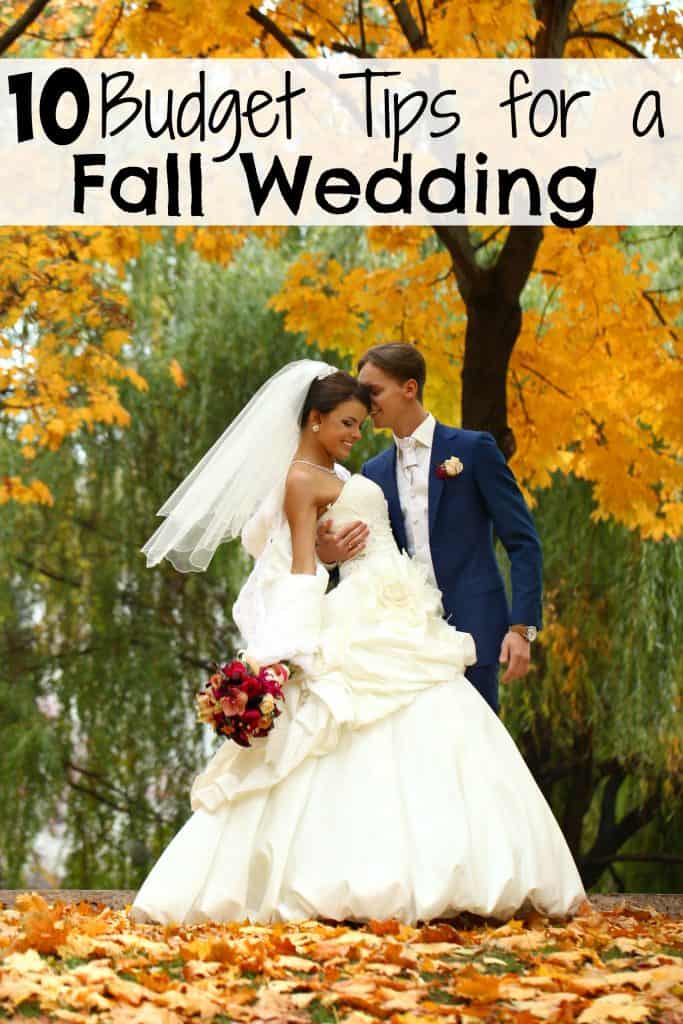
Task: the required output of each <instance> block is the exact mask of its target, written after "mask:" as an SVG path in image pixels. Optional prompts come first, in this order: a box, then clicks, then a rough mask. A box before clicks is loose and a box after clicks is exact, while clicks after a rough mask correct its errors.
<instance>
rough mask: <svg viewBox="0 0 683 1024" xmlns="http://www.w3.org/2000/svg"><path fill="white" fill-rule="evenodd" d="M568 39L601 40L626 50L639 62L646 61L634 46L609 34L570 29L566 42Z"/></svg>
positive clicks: (644, 56) (644, 55) (645, 56)
mask: <svg viewBox="0 0 683 1024" xmlns="http://www.w3.org/2000/svg"><path fill="white" fill-rule="evenodd" d="M570 39H603V40H604V41H605V42H608V43H614V45H615V46H620V47H621V49H622V50H626V51H627V52H628V53H630V54H631V56H632V57H639V58H640V59H641V60H647V55H646V54H644V53H641V51H640V50H639V49H638V47H637V46H634V45H633V43H629V42H627V40H626V39H620V38H619V36H615V35H613V34H612V33H611V32H593V31H590V30H589V29H585V28H575V29H572V31H571V32H570V33H569V35H568V36H567V41H569V40H570Z"/></svg>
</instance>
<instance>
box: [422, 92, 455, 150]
mask: <svg viewBox="0 0 683 1024" xmlns="http://www.w3.org/2000/svg"><path fill="white" fill-rule="evenodd" d="M455 95H456V90H455V89H444V90H443V92H439V93H437V94H436V96H435V97H434V99H433V100H432V103H431V106H430V108H429V112H430V114H431V115H432V117H450V118H452V119H453V124H451V125H449V126H448V128H444V129H443V130H442V131H440V132H434V131H432V132H430V133H429V134H430V135H431V137H432V138H433V139H440V138H441V137H442V136H443V135H448V134H449V133H450V132H454V131H455V129H456V128H457V127H458V125H459V124H460V114H458V113H457V112H456V111H455V110H438V108H437V104H438V102H439V100H440V99H442V97H444V96H455Z"/></svg>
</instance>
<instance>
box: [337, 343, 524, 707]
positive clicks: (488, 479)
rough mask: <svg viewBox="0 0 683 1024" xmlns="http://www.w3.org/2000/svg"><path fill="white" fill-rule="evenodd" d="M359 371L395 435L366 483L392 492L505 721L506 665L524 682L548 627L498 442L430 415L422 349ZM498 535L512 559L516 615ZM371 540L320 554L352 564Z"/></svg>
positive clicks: (472, 672)
mask: <svg viewBox="0 0 683 1024" xmlns="http://www.w3.org/2000/svg"><path fill="white" fill-rule="evenodd" d="M358 370H359V373H358V376H359V379H360V380H361V381H362V383H363V384H365V385H367V387H368V388H369V390H370V394H371V396H372V411H371V417H372V421H373V424H374V426H375V427H377V428H381V427H388V428H390V429H391V430H392V431H393V435H394V438H393V441H394V443H393V444H392V445H391V446H390V447H389V448H388V449H387V450H386V451H384V452H382V453H381V454H380V455H377V456H375V458H373V459H370V461H369V462H366V464H365V465H364V466H363V474H364V475H365V476H367V477H369V478H370V479H371V480H374V481H375V483H377V484H379V486H380V487H381V488H382V490H383V491H384V495H385V497H386V499H387V503H388V505H389V516H390V519H391V526H392V529H393V532H394V537H395V538H396V543H397V544H398V547H399V549H400V550H401V551H403V550H406V551H407V552H408V553H409V554H410V555H411V557H413V558H415V559H416V560H417V561H419V562H420V563H421V564H422V565H424V566H425V568H426V569H427V571H428V574H429V577H430V578H431V580H432V582H434V583H435V584H436V586H437V587H438V588H439V590H440V591H441V597H442V602H443V606H444V613H445V616H446V618H447V619H448V620H449V621H450V622H452V623H453V625H454V626H455V627H456V628H457V629H459V630H462V631H463V632H466V633H471V634H472V636H473V637H474V642H475V645H476V648H477V663H476V665H474V666H472V667H471V668H469V669H468V670H467V672H466V673H465V674H466V676H467V678H468V679H469V680H470V682H471V683H472V684H473V685H474V686H475V687H476V689H477V690H479V692H480V694H481V695H482V697H484V699H485V700H486V701H487V702H488V704H489V705H490V706H491V707H492V708H493V710H494V711H496V712H497V711H498V666H499V664H504V665H506V666H507V670H506V672H505V674H504V676H503V682H510V681H512V680H513V679H519V678H521V677H522V676H523V675H525V674H526V672H527V670H528V668H529V659H530V648H531V643H532V642H533V640H534V639H535V636H536V631H537V629H539V628H540V626H541V589H542V558H541V546H540V543H539V540H538V535H537V533H536V530H535V527H534V523H533V520H532V518H531V515H530V513H529V510H528V508H527V506H526V504H525V501H524V498H523V497H522V495H521V493H520V490H519V487H518V486H517V483H516V481H515V478H514V476H513V475H512V473H511V471H510V470H509V469H508V466H507V464H506V462H505V459H504V458H503V456H502V454H501V453H500V451H499V449H498V447H497V445H496V443H495V441H494V439H493V437H492V436H491V435H490V434H486V433H481V432H478V431H471V430H460V429H457V428H454V427H447V426H444V425H443V424H442V423H437V422H436V420H435V419H434V417H433V416H432V415H431V413H428V412H427V411H426V410H425V409H424V407H423V405H422V393H423V389H424V384H425V378H426V366H425V361H424V358H423V357H422V354H421V353H420V352H419V351H418V349H417V348H415V346H413V345H404V344H398V343H392V344H387V345H376V346H374V348H371V349H369V350H368V351H367V352H366V353H365V355H364V356H363V357H362V358H361V360H360V361H359V363H358ZM494 531H495V534H496V535H497V536H498V537H499V538H500V540H501V541H502V543H503V546H504V547H505V550H506V552H507V554H508V557H509V559H510V569H511V578H512V609H511V610H510V609H509V607H508V603H507V598H506V596H505V589H504V586H503V580H502V577H501V575H500V570H499V569H498V565H497V562H496V558H495V555H494V550H493V533H494ZM366 533H367V530H366V527H365V526H364V524H362V523H354V524H352V525H350V526H348V527H346V528H345V529H344V530H342V531H340V532H339V534H337V535H334V534H333V533H332V532H331V531H330V530H329V529H327V530H326V531H325V532H322V533H321V534H320V535H319V544H318V552H319V554H320V556H321V558H322V559H323V561H325V562H332V561H340V562H341V561H344V560H345V559H347V558H349V557H352V556H355V555H356V554H358V552H359V551H360V550H362V547H363V544H364V539H365V536H366Z"/></svg>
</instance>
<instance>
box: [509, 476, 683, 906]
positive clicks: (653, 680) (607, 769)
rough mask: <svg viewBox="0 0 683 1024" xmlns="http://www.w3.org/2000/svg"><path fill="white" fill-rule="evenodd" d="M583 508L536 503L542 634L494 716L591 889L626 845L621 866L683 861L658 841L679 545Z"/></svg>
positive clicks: (673, 700)
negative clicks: (527, 668) (525, 673)
mask: <svg viewBox="0 0 683 1024" xmlns="http://www.w3.org/2000/svg"><path fill="white" fill-rule="evenodd" d="M592 509H593V503H592V500H591V494H590V488H589V486H588V485H587V484H586V483H585V482H582V481H577V480H574V479H571V478H569V479H561V478H557V479H555V481H554V484H553V486H552V487H551V488H550V489H548V490H547V491H544V492H543V493H541V494H539V504H538V508H537V510H536V521H537V525H538V528H539V533H540V535H541V538H542V542H543V550H544V577H545V588H546V598H545V609H546V611H545V615H546V628H545V630H544V632H543V634H542V637H541V641H540V643H539V644H538V645H537V647H536V650H535V652H534V659H533V660H534V663H535V669H534V672H533V674H532V676H531V677H530V678H529V679H527V680H526V681H523V682H522V683H521V684H520V683H518V684H516V685H515V686H514V687H513V688H512V689H507V690H504V692H503V700H504V705H503V708H504V717H505V721H506V724H507V725H508V727H509V728H510V729H511V731H512V732H513V735H515V737H516V738H517V739H518V741H519V742H520V744H521V746H522V749H523V751H524V754H525V756H526V758H527V760H528V761H529V763H530V765H531V767H532V769H533V771H534V773H535V775H536V777H537V779H538V781H539V784H540V785H541V786H542V788H543V789H544V791H545V793H546V796H547V797H548V799H549V800H550V802H551V804H552V806H553V808H554V809H555V812H556V814H557V815H558V817H559V818H560V821H561V823H562V825H563V828H564V831H565V834H566V835H567V837H568V839H569V841H570V843H571V844H572V845H573V848H574V852H575V855H576V856H577V857H579V858H580V859H582V862H583V868H584V877H585V878H588V880H589V881H592V882H593V884H595V883H597V880H598V878H599V877H600V875H601V872H602V870H604V868H606V867H607V866H608V863H607V862H608V861H609V856H608V855H609V854H614V853H616V852H617V850H619V849H620V847H622V846H623V845H624V843H625V844H626V845H625V846H624V849H623V851H621V852H622V853H623V854H624V855H628V854H640V855H645V854H647V852H651V853H652V854H653V855H658V854H660V853H667V854H675V852H676V849H677V850H678V853H679V855H680V856H683V854H681V844H680V842H679V843H678V846H677V847H676V846H675V845H674V846H673V847H672V844H671V842H670V840H667V839H666V836H667V833H670V832H671V829H672V827H673V820H672V819H673V818H674V816H675V814H676V809H677V807H678V805H679V802H680V795H681V769H682V766H683V760H682V758H683V720H682V717H681V706H683V654H682V653H681V652H682V651H683V544H682V543H681V542H673V541H659V542H654V541H643V540H641V539H639V538H638V536H637V535H636V534H634V533H632V532H629V531H628V530H626V529H625V528H624V527H622V526H619V525H616V524H614V523H605V522H599V523H595V522H593V521H592V520H591V511H592ZM629 822H631V824H632V826H633V827H632V828H631V829H630V830H629V829H627V828H626V825H627V823H629ZM620 823H623V824H622V826H621V831H620ZM644 826H647V829H646V831H645V832H642V833H641V831H640V830H641V829H642V828H643V827H644ZM624 830H625V834H624V835H623V838H622V839H621V841H620V842H617V839H618V837H619V836H620V835H622V833H623V832H624ZM677 833H678V836H679V839H680V824H679V825H678V827H677ZM600 858H603V859H605V863H604V864H603V866H602V868H600V864H599V859H600ZM662 872H664V874H663V873H662ZM682 872H683V865H678V866H676V865H673V864H672V865H671V867H670V868H668V867H667V868H664V867H663V866H662V865H658V864H657V863H656V862H653V863H652V864H646V863H642V864H640V865H639V866H632V865H628V864H627V865H626V866H624V865H620V866H619V869H618V876H617V878H621V877H623V878H624V879H627V878H630V877H632V878H633V879H634V881H635V880H636V879H638V884H639V887H640V888H639V890H636V891H647V890H648V889H650V888H655V889H656V888H658V887H660V886H661V885H662V883H661V882H659V883H657V881H656V880H657V879H658V878H668V879H669V884H671V882H672V881H673V879H674V878H675V877H677V878H678V881H679V884H680V881H681V880H682V879H683V874H682ZM615 881H616V879H615V878H614V876H613V878H612V881H610V880H609V878H607V877H603V878H602V885H603V887H605V886H607V887H612V886H613V884H614V882H615ZM660 891H661V888H660Z"/></svg>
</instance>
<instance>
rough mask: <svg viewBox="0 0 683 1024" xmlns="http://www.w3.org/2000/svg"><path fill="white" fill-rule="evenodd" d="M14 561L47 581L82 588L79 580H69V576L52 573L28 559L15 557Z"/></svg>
mask: <svg viewBox="0 0 683 1024" xmlns="http://www.w3.org/2000/svg"><path fill="white" fill-rule="evenodd" d="M16 561H17V562H19V564H20V565H25V566H26V568H27V569H33V570H34V571H35V572H39V573H40V574H41V575H42V576H47V577H48V579H51V580H56V581H57V583H68V585H69V586H70V587H82V586H83V583H82V581H81V580H74V579H71V578H70V577H69V576H62V575H61V574H60V573H58V572H54V571H53V570H50V569H46V568H45V567H44V566H42V565H36V563H35V562H31V561H29V559H28V558H19V557H17V559H16Z"/></svg>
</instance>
